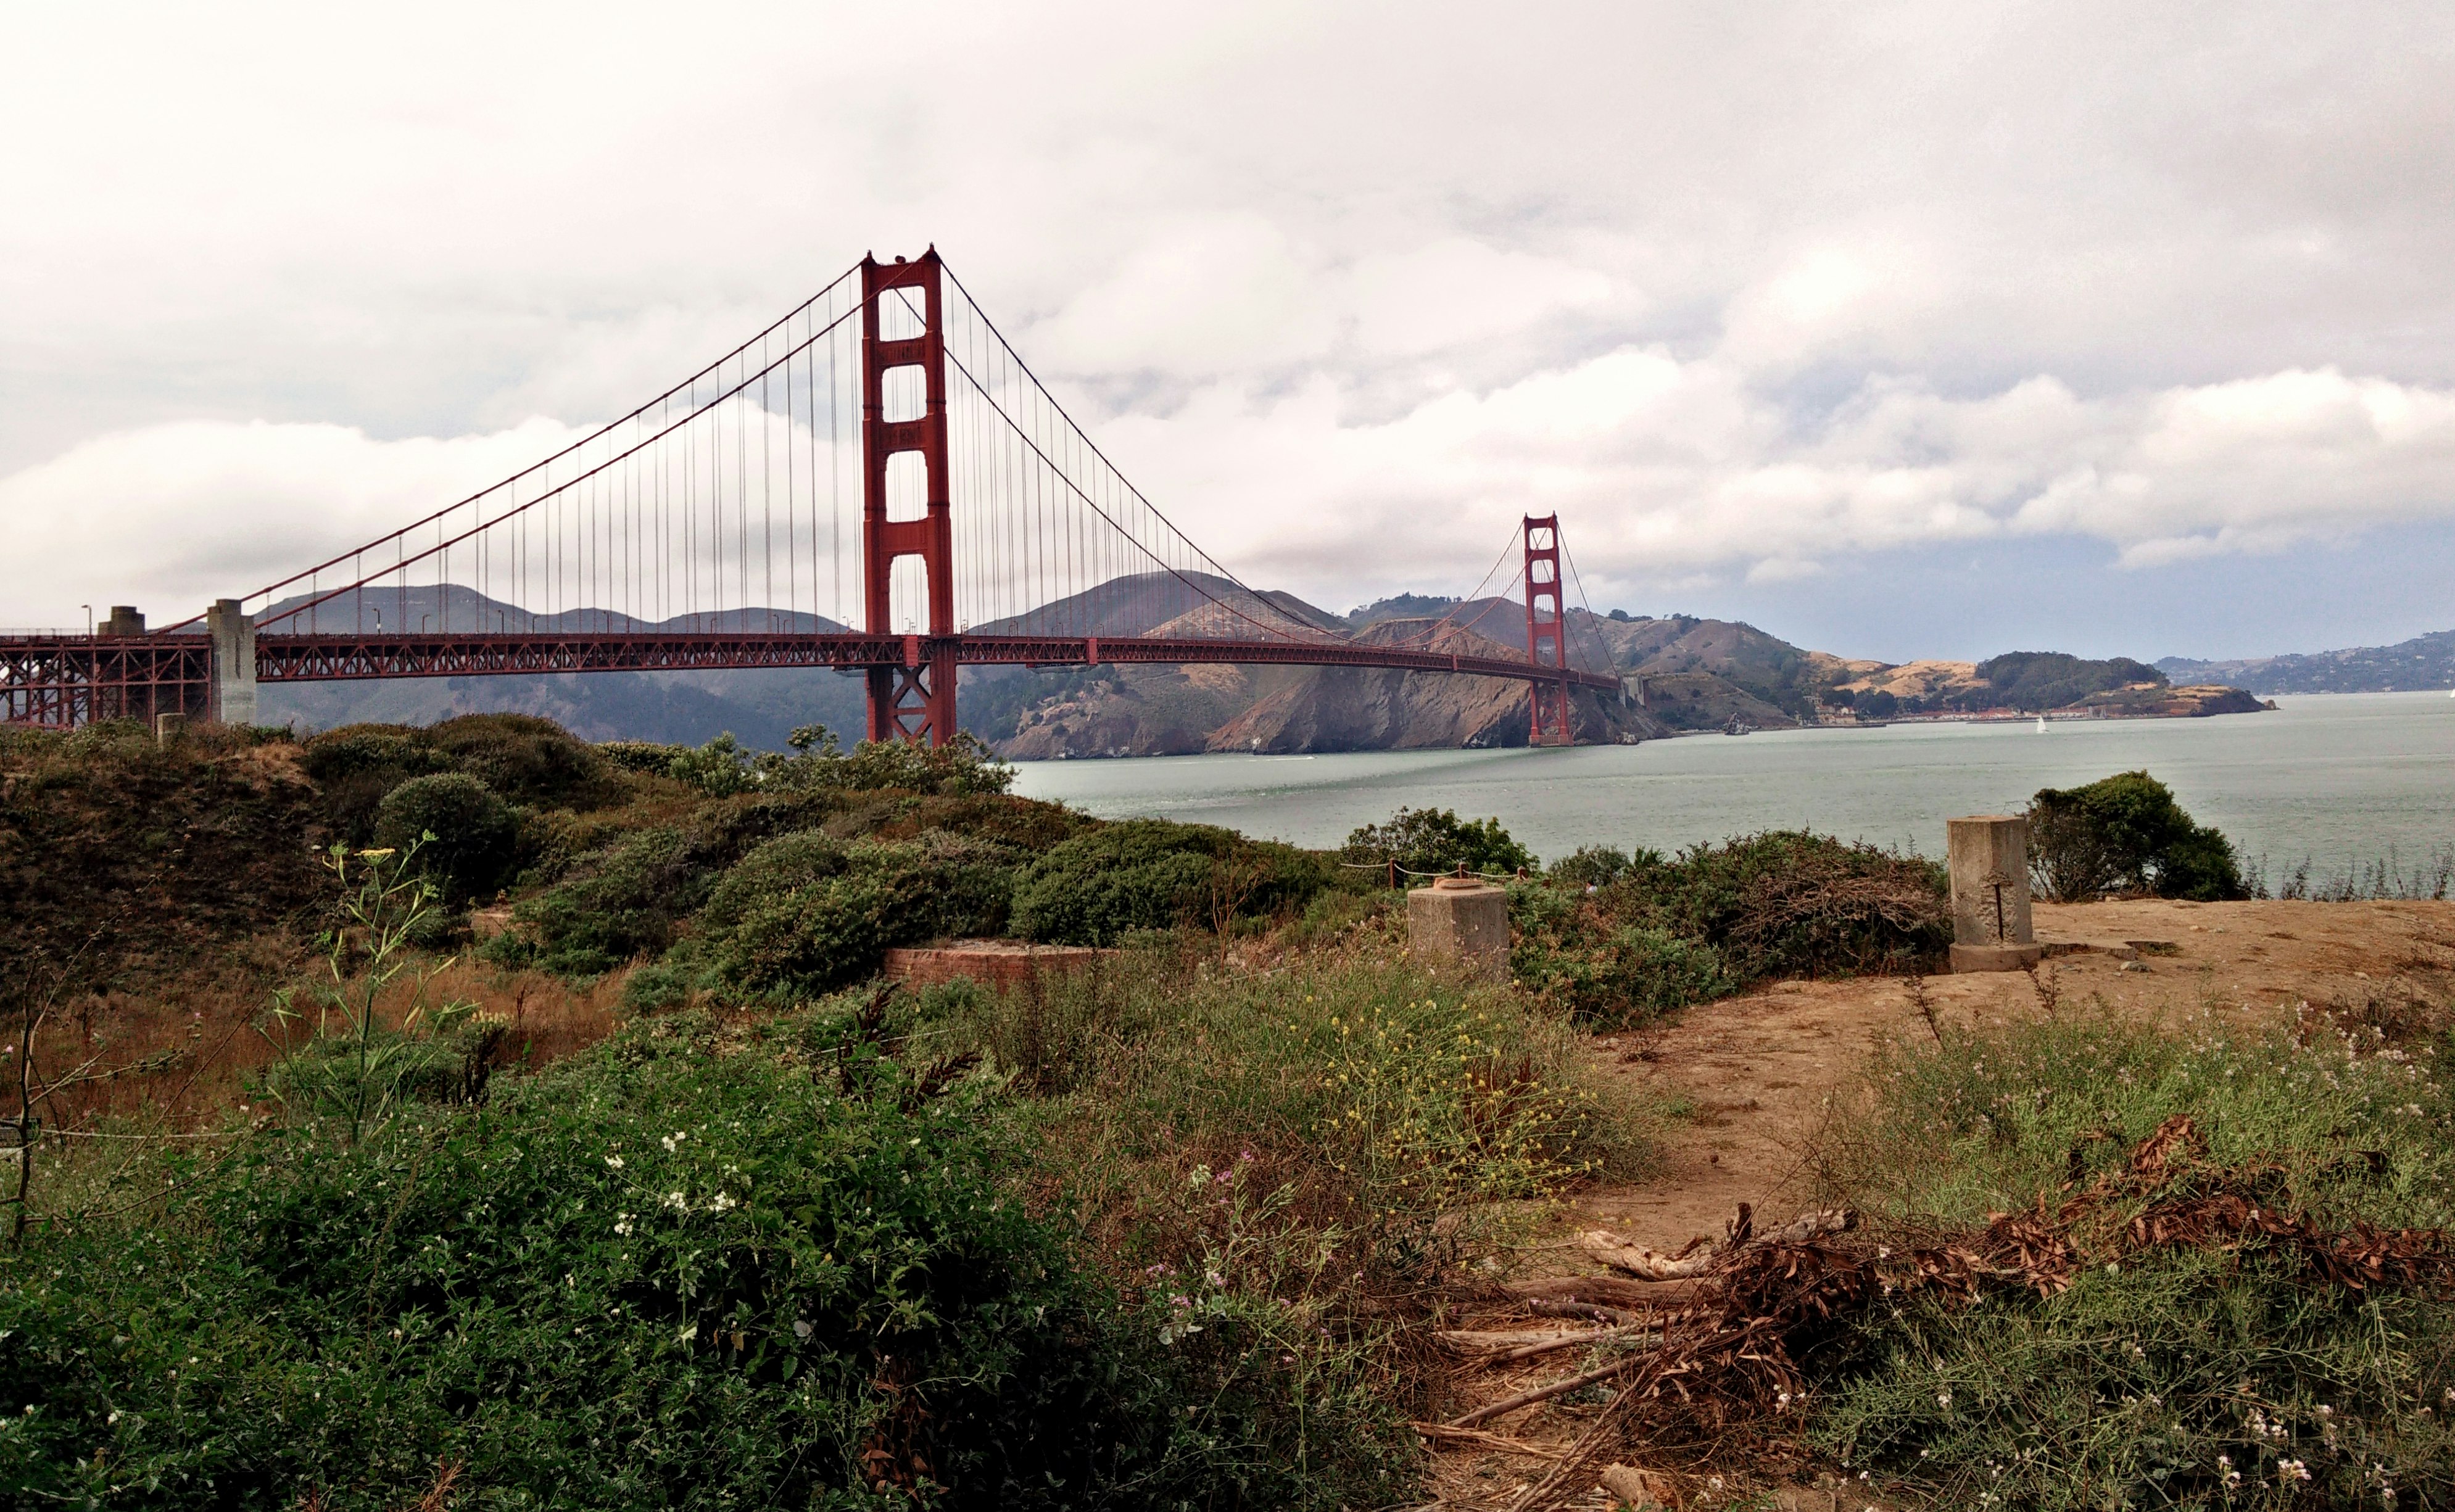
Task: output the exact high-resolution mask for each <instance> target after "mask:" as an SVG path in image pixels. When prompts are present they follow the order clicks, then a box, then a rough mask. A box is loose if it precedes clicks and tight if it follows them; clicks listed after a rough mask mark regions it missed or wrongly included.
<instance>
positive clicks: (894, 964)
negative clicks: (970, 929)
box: [882, 939, 1117, 992]
mask: <svg viewBox="0 0 2455 1512" xmlns="http://www.w3.org/2000/svg"><path fill="white" fill-rule="evenodd" d="M1115 954H1117V953H1116V952H1115V951H1113V950H1098V949H1094V948H1092V947H1090V946H1087V945H1028V944H1025V943H1023V942H1022V941H1020V940H1011V939H958V940H951V941H949V942H947V943H946V944H943V945H928V946H920V947H903V948H898V949H895V950H890V951H888V952H887V953H886V962H885V966H884V968H883V973H882V974H883V976H885V977H886V978H887V979H888V980H890V981H900V982H902V983H903V984H904V985H905V986H907V987H926V986H930V985H932V984H934V983H937V982H943V981H952V980H954V979H955V978H958V977H968V978H971V979H972V980H974V981H976V982H978V983H980V984H981V985H982V986H984V987H987V988H991V989H993V990H995V991H999V992H1004V991H1007V990H1009V989H1011V988H1016V987H1031V986H1036V985H1038V984H1039V983H1040V982H1041V981H1043V980H1045V978H1050V977H1057V976H1064V975H1065V974H1067V973H1070V972H1077V971H1081V970H1082V969H1083V968H1084V967H1085V966H1088V965H1091V964H1092V963H1093V962H1095V961H1100V960H1105V959H1106V958H1109V957H1111V956H1114V955H1115Z"/></svg>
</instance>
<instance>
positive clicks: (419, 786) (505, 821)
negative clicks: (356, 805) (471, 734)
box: [375, 772, 520, 901]
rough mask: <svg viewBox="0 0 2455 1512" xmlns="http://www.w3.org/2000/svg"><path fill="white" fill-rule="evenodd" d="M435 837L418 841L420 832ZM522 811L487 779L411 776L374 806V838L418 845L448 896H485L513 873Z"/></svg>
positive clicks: (398, 845)
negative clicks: (513, 809)
mask: <svg viewBox="0 0 2455 1512" xmlns="http://www.w3.org/2000/svg"><path fill="white" fill-rule="evenodd" d="M428 835H431V836H433V837H434V838H433V839H430V840H427V841H425V842H424V843H423V844H422V845H419V843H418V842H419V837H421V836H428ZM519 836H520V823H519V816H517V815H516V814H514V813H513V812H512V807H511V805H510V804H508V803H505V802H504V801H503V800H502V799H501V798H499V797H497V796H495V794H494V793H493V791H492V790H490V789H489V788H488V787H487V786H486V784H485V783H483V782H480V781H478V780H477V778H476V777H473V776H466V775H464V774H461V773H458V772H442V773H437V774H436V775H435V776H423V777H412V778H410V779H409V780H408V781H406V782H404V783H402V784H401V785H400V786H398V787H396V788H395V789H393V790H392V791H391V792H390V793H387V794H385V795H384V798H383V802H382V803H381V804H379V805H377V807H376V809H375V843H376V844H377V845H380V846H389V847H391V848H393V849H395V850H403V851H405V850H407V849H409V848H410V847H411V846H412V845H418V852H417V861H418V865H419V866H420V867H421V868H423V869H424V871H425V873H426V875H427V876H428V877H431V878H433V879H434V881H435V885H436V888H437V889H439V890H440V891H441V892H442V894H443V896H444V897H445V898H446V899H447V900H454V901H457V900H463V899H467V898H472V897H484V896H486V895H487V894H489V893H492V892H493V891H494V890H495V889H496V888H497V887H498V886H500V885H501V884H502V882H503V880H504V878H505V877H509V876H510V875H511V870H512V863H513V861H514V859H515V858H516V857H517V855H518V851H519Z"/></svg>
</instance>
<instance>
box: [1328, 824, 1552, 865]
mask: <svg viewBox="0 0 2455 1512" xmlns="http://www.w3.org/2000/svg"><path fill="white" fill-rule="evenodd" d="M1340 854H1341V856H1342V857H1343V858H1344V859H1346V860H1349V861H1353V862H1356V863H1359V864H1367V863H1369V864H1373V865H1387V864H1388V863H1390V862H1391V861H1395V862H1397V863H1398V869H1399V870H1400V871H1402V872H1414V873H1417V874H1419V875H1420V874H1428V873H1433V872H1449V871H1454V870H1456V869H1457V868H1458V867H1461V866H1463V867H1465V868H1466V869H1467V870H1468V871H1470V872H1500V873H1512V872H1517V871H1520V870H1525V869H1528V868H1531V867H1532V866H1534V865H1535V864H1536V863H1535V859H1534V853H1533V852H1532V851H1530V850H1528V849H1526V847H1524V846H1522V845H1520V844H1518V843H1517V842H1516V841H1515V840H1513V839H1511V838H1510V837H1509V832H1508V831H1507V830H1504V829H1502V828H1501V827H1500V821H1499V820H1498V819H1496V818H1491V819H1461V818H1459V817H1458V816H1456V815H1455V814H1453V813H1451V811H1450V810H1448V809H1408V808H1402V809H1400V810H1399V811H1398V812H1397V813H1396V814H1393V815H1391V816H1390V819H1389V822H1387V823H1385V824H1367V825H1365V826H1364V827H1363V828H1361V829H1359V830H1357V831H1356V832H1355V833H1353V834H1352V835H1349V837H1347V846H1346V849H1345V850H1344V851H1342V852H1341V853H1340Z"/></svg>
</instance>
